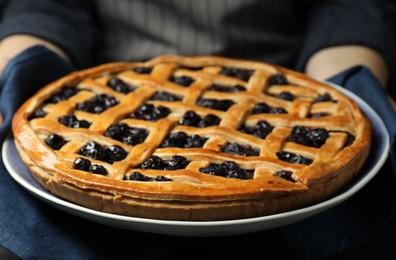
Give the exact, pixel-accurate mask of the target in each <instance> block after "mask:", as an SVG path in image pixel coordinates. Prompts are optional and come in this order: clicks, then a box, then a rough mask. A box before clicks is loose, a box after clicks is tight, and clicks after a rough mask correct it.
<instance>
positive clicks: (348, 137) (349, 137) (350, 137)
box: [344, 133, 355, 147]
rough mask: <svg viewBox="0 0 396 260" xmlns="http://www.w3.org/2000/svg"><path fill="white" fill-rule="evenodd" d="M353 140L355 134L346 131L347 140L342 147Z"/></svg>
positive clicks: (348, 144)
mask: <svg viewBox="0 0 396 260" xmlns="http://www.w3.org/2000/svg"><path fill="white" fill-rule="evenodd" d="M354 141H355V136H353V135H351V134H350V133H347V140H346V142H345V144H344V147H347V146H350V145H351V144H352V143H353V142H354Z"/></svg>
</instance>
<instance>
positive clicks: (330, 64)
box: [306, 45, 396, 111]
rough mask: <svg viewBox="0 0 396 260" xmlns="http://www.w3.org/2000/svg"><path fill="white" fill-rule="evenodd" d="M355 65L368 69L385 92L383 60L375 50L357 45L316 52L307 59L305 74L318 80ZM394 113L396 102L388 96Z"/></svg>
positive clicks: (385, 70) (387, 73) (385, 81)
mask: <svg viewBox="0 0 396 260" xmlns="http://www.w3.org/2000/svg"><path fill="white" fill-rule="evenodd" d="M356 65H363V66H366V67H367V68H368V69H370V70H371V71H372V72H373V74H374V76H376V77H377V79H378V80H379V82H380V84H381V85H382V86H383V87H384V89H385V90H386V86H387V84H388V77H389V69H388V67H387V65H386V62H385V60H384V58H383V57H382V56H381V55H380V54H379V53H378V52H376V51H375V50H373V49H370V48H368V47H364V46H359V45H346V46H336V47H329V48H326V49H323V50H320V51H318V52H317V53H315V54H314V55H312V57H311V58H310V59H309V61H308V63H307V66H306V73H307V74H308V75H309V76H311V77H314V78H316V79H319V80H324V79H327V78H330V77H331V76H334V75H337V74H338V73H340V72H342V71H344V70H346V69H348V68H351V67H353V66H356ZM388 98H389V101H390V103H391V105H392V106H393V108H394V110H395V111H396V102H395V100H394V99H392V98H391V97H390V96H388Z"/></svg>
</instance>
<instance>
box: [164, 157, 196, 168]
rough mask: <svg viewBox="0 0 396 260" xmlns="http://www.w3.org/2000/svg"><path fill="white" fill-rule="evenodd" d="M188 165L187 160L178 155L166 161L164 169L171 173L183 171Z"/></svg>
mask: <svg viewBox="0 0 396 260" xmlns="http://www.w3.org/2000/svg"><path fill="white" fill-rule="evenodd" d="M189 163H190V162H189V161H188V160H187V158H185V157H183V156H180V155H174V156H172V157H170V158H169V159H168V160H167V164H168V166H167V167H166V168H165V170H167V171H173V170H179V169H184V168H186V166H187V165H188V164H189Z"/></svg>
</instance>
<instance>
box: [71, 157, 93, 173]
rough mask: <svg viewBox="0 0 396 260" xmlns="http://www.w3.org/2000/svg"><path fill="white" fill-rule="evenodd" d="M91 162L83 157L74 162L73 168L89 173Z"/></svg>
mask: <svg viewBox="0 0 396 260" xmlns="http://www.w3.org/2000/svg"><path fill="white" fill-rule="evenodd" d="M89 167H91V161H90V160H88V159H85V158H82V157H77V158H76V159H75V160H74V162H73V168H74V169H76V170H82V171H86V172H87V171H89Z"/></svg>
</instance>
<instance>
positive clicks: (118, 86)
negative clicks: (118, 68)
mask: <svg viewBox="0 0 396 260" xmlns="http://www.w3.org/2000/svg"><path fill="white" fill-rule="evenodd" d="M107 86H109V87H110V88H112V89H114V90H115V91H117V92H120V93H123V94H128V93H129V92H131V91H133V90H135V89H136V87H135V86H131V85H129V84H127V83H125V82H124V81H123V80H121V79H119V78H116V77H112V78H110V79H109V81H108V82H107Z"/></svg>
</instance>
